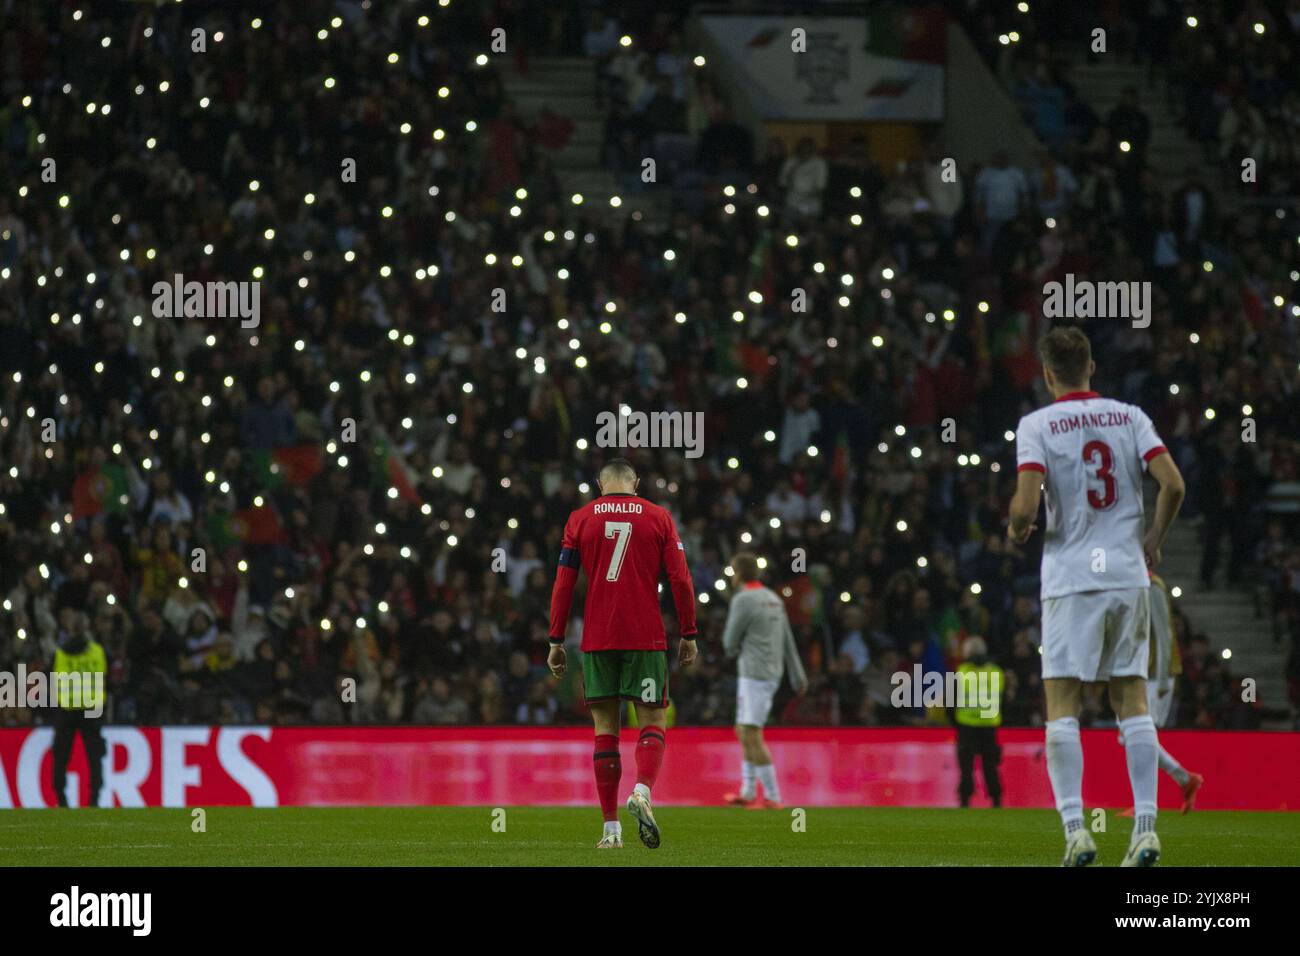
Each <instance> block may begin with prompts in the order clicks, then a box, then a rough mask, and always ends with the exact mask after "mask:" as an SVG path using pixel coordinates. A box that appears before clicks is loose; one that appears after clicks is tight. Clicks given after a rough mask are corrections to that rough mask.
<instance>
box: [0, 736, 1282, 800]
mask: <svg viewBox="0 0 1300 956" xmlns="http://www.w3.org/2000/svg"><path fill="white" fill-rule="evenodd" d="M635 733H636V732H635V731H634V730H630V729H629V730H625V731H624V734H623V753H624V755H625V768H624V782H625V783H627V785H628V786H631V782H630V781H631V778H632V777H634V776H635V773H634V771H633V769H632V766H633V765H632V748H633V746H634V743H635ZM104 736H105V740H106V742H107V744H108V753H107V755H106V757H105V772H104V792H103V794H101V804H102V805H112V806H121V807H146V806H148V807H156V806H163V807H185V806H203V807H213V806H250V805H251V806H261V807H274V806H439V805H443V806H482V805H487V806H521V805H523V806H527V805H537V806H587V805H591V804H592V802H593V801H594V799H595V787H594V784H593V783H592V776H591V754H592V734H591V730H590V729H589V728H586V727H553V728H532V727H448V728H442V727H205V726H177V727H106V728H105V729H104ZM999 736H1000V741H1001V744H1002V764H1001V772H1002V781H1003V788H1004V790H1005V792H1006V793H1005V798H1004V803H1005V805H1006V806H1013V807H1051V806H1053V805H1054V804H1053V801H1052V793H1051V787H1050V784H1049V783H1048V779H1047V766H1046V763H1045V762H1044V755H1043V731H1042V730H1032V729H1008V730H1003V731H1001V733H1000V735H999ZM53 739H54V732H53V730H52V729H51V728H48V727H40V728H35V729H15V728H6V729H0V809H11V808H15V807H49V806H53V805H54V804H55V800H54V792H53V787H52V784H51V760H52V756H51V752H50V747H51V744H52V743H53ZM767 740H768V745H769V747H770V748H771V750H772V755H773V758H774V760H775V761H776V766H777V769H778V771H779V773H780V775H781V785H782V788H783V790H784V794H783V796H784V797H785V800H786V802H787V803H788V804H790V805H792V806H826V807H857V806H888V807H951V806H956V804H957V759H956V743H955V733H954V732H953V731H952V730H949V729H946V728H925V729H904V728H898V729H880V728H857V727H855V728H833V727H826V728H780V727H776V728H770V729H769V730H768V732H767ZM1160 740H1161V743H1162V744H1164V746H1165V747H1166V748H1167V749H1168V750H1169V752H1170V753H1172V754H1174V755H1175V756H1176V757H1177V758H1178V759H1179V760H1180V761H1181V762H1182V763H1183V764H1184V765H1186V766H1188V767H1191V768H1194V769H1195V770H1197V771H1198V772H1200V773H1202V774H1204V775H1205V777H1206V784H1205V788H1204V789H1203V790H1202V791H1201V793H1200V796H1199V798H1198V801H1197V806H1198V807H1199V808H1202V809H1207V810H1300V734H1296V733H1265V732H1251V731H1199V730H1198V731H1177V730H1170V731H1162V732H1161V734H1160ZM1083 744H1084V765H1085V766H1086V767H1087V774H1086V776H1085V779H1084V793H1083V796H1084V801H1085V803H1086V805H1087V806H1089V807H1097V806H1100V807H1114V808H1120V807H1125V806H1128V805H1129V804H1130V802H1131V797H1130V791H1129V780H1128V768H1127V765H1126V763H1125V757H1124V749H1123V747H1121V746H1120V744H1119V742H1118V740H1117V739H1116V733H1115V731H1114V730H1085V731H1084V732H1083ZM1260 768H1267V770H1266V771H1263V772H1261V770H1260ZM978 772H979V771H977V773H978ZM739 773H740V750H739V745H738V744H737V743H736V740H735V737H734V736H733V733H732V730H731V728H729V727H679V728H673V729H672V730H670V731H669V733H668V753H667V757H666V759H665V761H664V769H663V772H662V774H661V776H660V778H659V781H658V783H657V784H656V785H655V800H656V802H658V803H662V804H677V805H681V806H708V805H713V804H719V803H721V802H722V794H723V793H724V792H726V791H728V790H734V789H735V785H736V782H737V778H738V776H739ZM68 777H69V789H70V790H73V792H74V794H75V795H76V799H75V800H73V801H72V802H73V804H74V805H81V804H84V802H85V801H86V799H87V794H88V777H87V773H86V758H85V753H84V750H83V749H82V747H80V746H77V747H76V748H75V749H74V753H73V759H72V764H71V766H70V768H69V774H68ZM981 792H982V791H981ZM974 803H975V805H977V806H979V805H983V804H982V797H981V796H978V795H977V797H976V799H975V801H974ZM1179 803H1180V800H1179V794H1178V789H1177V787H1175V786H1174V784H1173V783H1172V782H1171V781H1169V780H1168V779H1167V778H1165V776H1164V775H1162V776H1161V780H1160V806H1161V807H1164V808H1174V807H1177V806H1179Z"/></svg>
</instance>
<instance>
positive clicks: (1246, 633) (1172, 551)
mask: <svg viewBox="0 0 1300 956" xmlns="http://www.w3.org/2000/svg"><path fill="white" fill-rule="evenodd" d="M1147 485H1148V494H1147V496H1146V497H1147V501H1146V505H1147V507H1146V512H1147V515H1148V517H1149V516H1150V515H1152V514H1154V513H1155V493H1154V487H1152V486H1154V482H1150V481H1148V482H1147ZM1200 532H1201V522H1200V521H1198V520H1188V519H1186V518H1180V519H1178V520H1177V521H1175V522H1174V526H1173V528H1172V529H1171V530H1170V532H1169V537H1168V539H1167V540H1166V541H1165V546H1164V548H1163V549H1162V552H1163V554H1162V557H1163V560H1162V562H1161V565H1160V575H1161V577H1163V578H1164V580H1165V584H1166V585H1167V586H1168V587H1170V588H1171V589H1172V588H1175V587H1177V588H1182V596H1181V597H1179V598H1177V599H1176V600H1177V603H1178V606H1179V607H1180V608H1181V609H1182V610H1183V612H1184V613H1185V614H1186V615H1187V617H1188V618H1189V619H1190V620H1191V622H1192V627H1193V630H1194V631H1196V632H1199V633H1202V634H1204V635H1205V636H1206V637H1208V638H1209V639H1210V646H1211V647H1212V648H1213V650H1214V653H1216V654H1221V653H1222V652H1223V651H1224V649H1225V648H1226V649H1228V650H1230V651H1231V652H1232V656H1231V658H1229V659H1228V661H1227V662H1226V663H1227V667H1228V670H1229V671H1230V672H1231V673H1232V674H1234V675H1236V676H1240V677H1253V678H1255V681H1256V684H1257V688H1256V690H1257V695H1258V696H1257V699H1258V700H1259V701H1260V702H1261V703H1263V704H1264V705H1266V706H1268V707H1285V706H1286V680H1285V677H1284V666H1285V663H1286V661H1285V656H1286V655H1285V648H1284V645H1283V644H1275V643H1274V642H1273V629H1272V625H1271V622H1270V621H1269V619H1268V616H1267V614H1264V615H1261V616H1259V617H1256V615H1255V601H1254V598H1253V596H1252V594H1251V593H1250V591H1248V590H1243V589H1241V588H1237V587H1228V586H1226V585H1218V584H1216V586H1215V587H1214V589H1213V590H1209V591H1207V590H1205V589H1204V588H1202V586H1201V575H1200V566H1201V553H1202V550H1203V546H1202V544H1201V542H1200ZM1223 550H1224V557H1225V558H1226V557H1227V541H1226V540H1225V541H1224V542H1223ZM1223 570H1224V569H1223V565H1222V564H1220V567H1219V574H1218V578H1219V580H1222V578H1223ZM1264 726H1265V727H1266V728H1269V729H1276V730H1290V729H1291V724H1290V723H1289V722H1288V721H1271V722H1268V723H1266V724H1265V725H1264Z"/></svg>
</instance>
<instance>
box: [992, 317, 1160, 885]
mask: <svg viewBox="0 0 1300 956" xmlns="http://www.w3.org/2000/svg"><path fill="white" fill-rule="evenodd" d="M1040 352H1041V357H1042V360H1043V377H1044V379H1045V380H1046V383H1047V387H1048V389H1049V390H1050V391H1051V393H1052V395H1053V397H1054V398H1055V399H1056V400H1055V402H1053V403H1052V404H1051V405H1049V406H1048V407H1046V408H1041V409H1039V410H1038V411H1036V412H1032V413H1031V414H1029V415H1026V416H1025V417H1024V418H1022V419H1021V420H1020V425H1019V427H1018V428H1017V429H1016V462H1017V469H1018V475H1017V482H1016V493H1015V496H1014V497H1013V498H1012V500H1011V508H1010V525H1009V527H1008V535H1009V536H1010V537H1011V539H1012V540H1013V541H1014V542H1016V543H1017V544H1023V543H1024V542H1025V541H1027V540H1028V539H1029V536H1030V535H1031V534H1032V533H1033V532H1034V531H1035V530H1036V528H1037V525H1035V524H1034V519H1035V518H1036V517H1037V514H1038V505H1039V501H1040V499H1041V498H1042V496H1043V492H1044V490H1046V498H1047V509H1046V510H1047V526H1046V528H1045V529H1044V535H1043V565H1042V592H1041V598H1042V604H1043V627H1042V635H1043V637H1042V642H1043V646H1042V652H1043V687H1044V692H1045V696H1046V703H1047V770H1048V776H1049V777H1050V778H1051V781H1052V791H1053V793H1054V794H1055V795H1056V807H1057V810H1058V811H1060V814H1061V820H1062V822H1063V824H1064V826H1065V839H1066V852H1065V865H1066V866H1086V865H1088V864H1089V863H1092V862H1093V861H1094V860H1095V859H1096V857H1097V848H1096V844H1095V843H1094V842H1093V839H1092V836H1091V835H1090V834H1089V832H1088V830H1087V828H1086V827H1085V826H1084V822H1083V796H1082V793H1083V747H1082V744H1081V743H1080V738H1079V709H1080V704H1081V700H1082V688H1083V684H1084V683H1085V682H1092V681H1108V682H1109V684H1110V702H1111V707H1112V708H1113V709H1114V711H1115V714H1116V716H1117V717H1118V718H1119V727H1120V732H1121V734H1122V735H1123V739H1124V748H1125V750H1126V752H1127V757H1128V769H1129V782H1130V784H1131V785H1132V787H1133V809H1134V817H1135V822H1134V827H1133V837H1132V840H1131V841H1130V844H1129V849H1128V853H1127V854H1126V855H1125V857H1124V862H1123V865H1124V866H1151V865H1153V864H1154V863H1155V862H1156V860H1158V859H1159V857H1160V840H1159V838H1158V837H1157V836H1156V833H1155V820H1156V774H1157V762H1158V753H1159V744H1158V743H1157V740H1156V728H1155V724H1154V722H1153V721H1152V719H1151V715H1150V713H1148V710H1147V694H1146V676H1147V656H1148V653H1149V643H1148V642H1149V639H1150V627H1151V621H1150V603H1149V599H1148V577H1147V570H1148V568H1154V567H1155V566H1156V564H1158V563H1159V561H1160V546H1161V544H1163V542H1164V539H1165V535H1166V534H1168V532H1169V527H1170V525H1171V524H1172V523H1173V520H1174V517H1175V515H1177V513H1178V509H1179V507H1180V506H1181V505H1182V501H1183V497H1184V495H1185V488H1184V485H1183V479H1182V475H1180V474H1179V472H1178V467H1177V465H1175V464H1174V460H1173V457H1172V456H1171V455H1170V454H1169V452H1168V451H1167V450H1166V449H1165V447H1164V444H1163V443H1162V442H1161V441H1160V438H1159V436H1158V435H1157V434H1156V431H1155V427H1154V426H1153V425H1152V424H1151V419H1149V418H1148V417H1147V416H1146V414H1145V413H1144V412H1143V411H1142V410H1141V409H1140V408H1138V407H1136V406H1134V405H1128V404H1125V403H1124V402H1119V401H1115V400H1113V399H1108V398H1103V397H1102V396H1100V395H1098V394H1097V393H1096V392H1093V391H1091V390H1090V388H1089V382H1090V380H1091V378H1092V376H1093V373H1094V372H1095V371H1096V364H1095V363H1094V362H1093V361H1092V349H1091V346H1090V345H1089V343H1088V338H1087V336H1085V335H1084V334H1083V332H1081V331H1080V330H1079V329H1077V328H1071V327H1060V328H1055V329H1053V330H1052V331H1051V332H1049V333H1048V334H1047V335H1046V336H1045V337H1044V339H1043V343H1042V346H1041V349H1040ZM1144 468H1145V469H1146V470H1147V471H1148V472H1149V473H1150V474H1151V476H1152V477H1153V478H1155V479H1156V481H1157V482H1158V483H1159V485H1160V493H1159V495H1158V496H1157V498H1156V514H1155V517H1154V519H1153V521H1152V524H1151V528H1150V529H1149V530H1147V531H1146V533H1145V536H1144V534H1143V524H1144V521H1143V509H1142V472H1143V469H1144Z"/></svg>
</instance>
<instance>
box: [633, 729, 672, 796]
mask: <svg viewBox="0 0 1300 956" xmlns="http://www.w3.org/2000/svg"><path fill="white" fill-rule="evenodd" d="M666 746H667V741H666V740H665V739H664V732H663V731H662V730H660V729H659V728H658V727H645V728H643V729H642V730H641V737H640V739H639V740H637V742H636V782H637V783H644V784H645V785H646V786H647V787H653V786H654V785H655V778H657V777H658V776H659V768H660V767H661V766H663V762H664V747H666Z"/></svg>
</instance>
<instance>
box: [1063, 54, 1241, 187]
mask: <svg viewBox="0 0 1300 956" xmlns="http://www.w3.org/2000/svg"><path fill="white" fill-rule="evenodd" d="M1070 79H1071V80H1072V81H1073V82H1074V84H1075V86H1076V89H1077V92H1078V95H1079V96H1080V97H1081V98H1083V99H1084V100H1085V101H1086V102H1087V103H1088V105H1090V106H1091V107H1092V109H1093V111H1094V112H1095V113H1096V114H1097V117H1098V119H1100V120H1101V121H1102V122H1103V123H1104V122H1105V121H1106V117H1107V116H1109V115H1110V111H1111V110H1112V109H1114V108H1115V107H1116V106H1118V105H1119V101H1120V98H1121V97H1122V96H1123V94H1124V90H1125V89H1127V88H1128V87H1130V86H1131V87H1133V88H1134V89H1136V90H1137V92H1138V107H1139V109H1141V110H1142V111H1143V112H1144V113H1146V115H1147V118H1148V119H1149V120H1150V121H1151V143H1150V146H1149V147H1148V150H1147V162H1148V163H1149V164H1150V166H1151V169H1152V171H1153V172H1154V173H1155V174H1156V176H1157V177H1158V179H1159V182H1160V183H1161V187H1162V189H1163V190H1164V191H1165V193H1166V194H1172V193H1173V192H1174V191H1175V190H1176V189H1177V188H1178V187H1179V186H1180V185H1181V184H1182V183H1183V181H1184V180H1185V179H1186V178H1187V173H1188V170H1195V172H1196V175H1197V176H1198V177H1199V178H1200V179H1201V181H1202V182H1203V183H1205V184H1206V185H1212V184H1214V183H1217V182H1219V181H1220V180H1221V179H1222V172H1221V171H1220V170H1219V169H1218V168H1216V167H1215V166H1214V165H1212V164H1211V163H1210V162H1208V161H1207V160H1206V157H1205V152H1204V150H1203V149H1202V147H1201V146H1200V144H1198V143H1196V142H1195V141H1194V140H1192V139H1191V137H1189V136H1188V135H1187V133H1186V132H1184V131H1183V128H1182V127H1181V126H1179V125H1178V114H1177V112H1176V107H1175V106H1173V105H1172V104H1171V102H1170V91H1169V86H1168V79H1167V78H1166V77H1165V76H1164V75H1163V74H1159V75H1157V76H1155V77H1152V75H1151V74H1150V73H1149V72H1148V70H1147V67H1146V66H1144V65H1142V64H1136V63H1125V62H1117V60H1116V59H1114V58H1102V59H1100V60H1096V61H1090V60H1088V59H1087V58H1078V59H1076V60H1074V61H1073V62H1071V64H1070ZM1174 95H1175V96H1177V94H1176V93H1175V94H1174ZM1215 198H1216V200H1218V201H1219V202H1224V201H1231V200H1232V199H1233V198H1235V197H1234V196H1233V194H1231V193H1222V194H1221V193H1216V194H1215Z"/></svg>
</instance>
